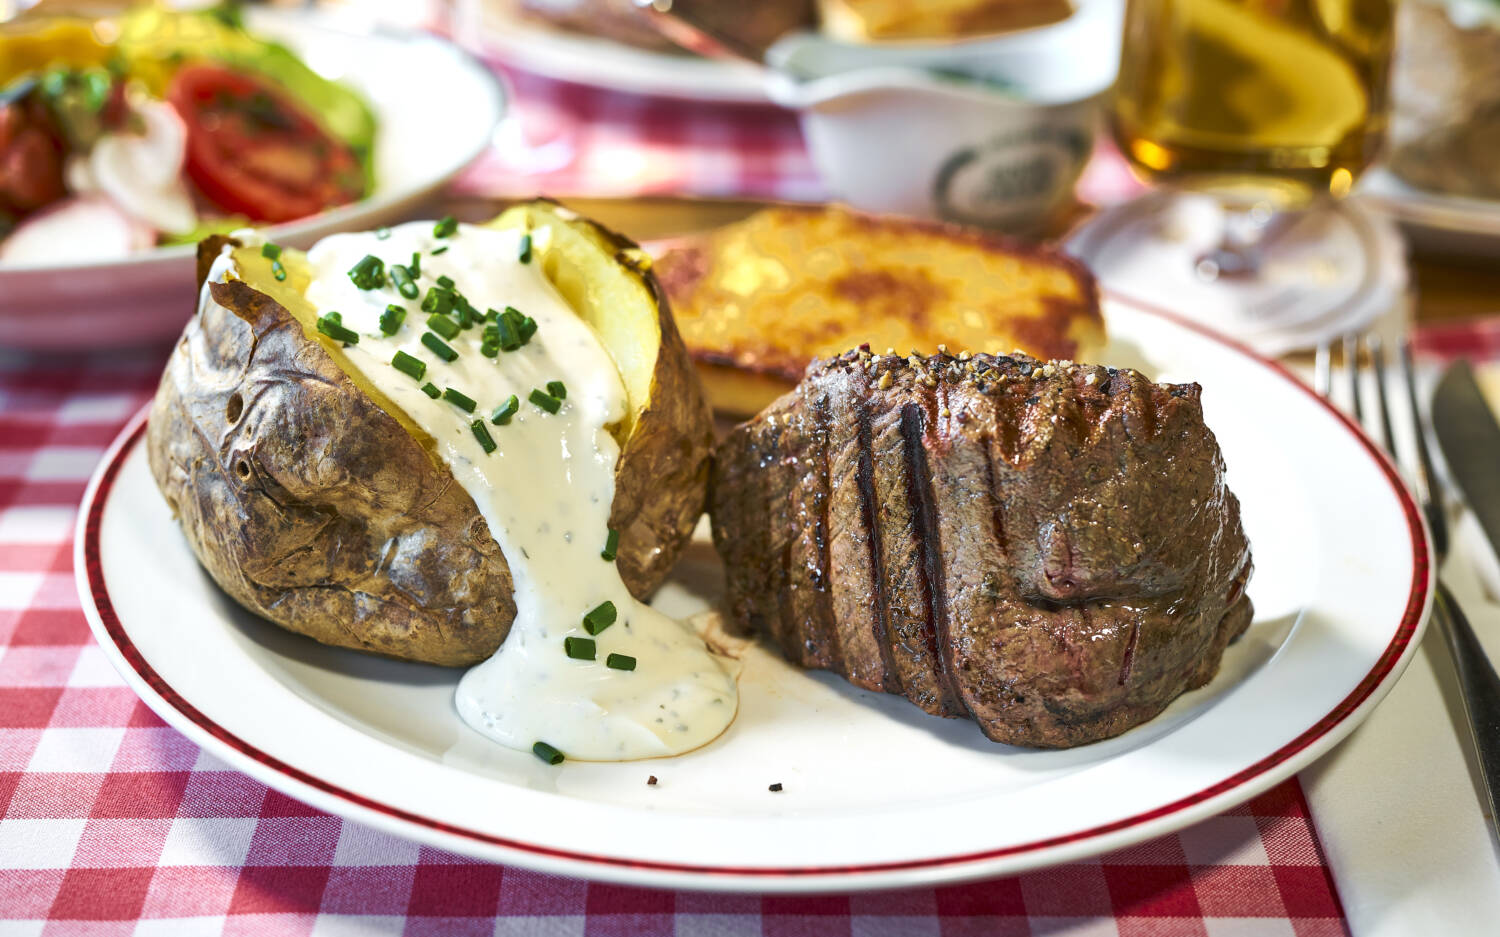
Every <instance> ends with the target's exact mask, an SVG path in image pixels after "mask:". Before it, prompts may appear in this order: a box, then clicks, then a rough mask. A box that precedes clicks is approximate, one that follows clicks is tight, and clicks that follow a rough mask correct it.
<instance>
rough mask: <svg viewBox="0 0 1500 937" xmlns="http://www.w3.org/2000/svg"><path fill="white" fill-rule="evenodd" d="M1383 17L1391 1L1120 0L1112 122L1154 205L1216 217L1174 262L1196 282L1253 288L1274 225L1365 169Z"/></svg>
mask: <svg viewBox="0 0 1500 937" xmlns="http://www.w3.org/2000/svg"><path fill="white" fill-rule="evenodd" d="M1392 20H1393V0H1126V9H1125V20H1124V30H1123V45H1122V48H1121V61H1120V73H1119V79H1118V82H1117V84H1116V87H1115V95H1114V101H1113V107H1112V112H1111V125H1112V127H1111V129H1112V131H1113V134H1114V138H1115V141H1116V143H1117V144H1118V146H1119V148H1120V150H1121V152H1122V153H1123V154H1124V155H1125V157H1126V159H1127V160H1128V161H1129V164H1130V166H1131V168H1132V170H1133V171H1134V172H1135V174H1136V175H1137V176H1139V177H1140V178H1141V179H1143V180H1144V181H1146V182H1148V183H1150V184H1152V185H1154V186H1160V187H1163V188H1165V189H1167V190H1168V192H1166V193H1161V194H1158V195H1157V196H1156V198H1155V199H1154V201H1152V202H1151V205H1152V210H1153V211H1155V212H1158V213H1161V212H1169V211H1170V210H1171V205H1170V203H1171V202H1172V200H1173V199H1177V200H1179V201H1181V200H1182V197H1181V196H1182V194H1183V193H1195V194H1197V195H1199V196H1200V198H1199V200H1198V201H1199V202H1200V203H1201V202H1202V201H1203V198H1202V196H1207V197H1208V198H1209V199H1211V201H1212V203H1213V204H1214V206H1215V207H1216V208H1217V210H1218V211H1219V213H1220V215H1219V218H1220V227H1219V230H1218V232H1217V233H1216V236H1215V237H1213V238H1212V239H1210V241H1209V242H1208V243H1202V244H1199V245H1198V246H1197V248H1196V249H1195V250H1194V251H1193V252H1191V253H1190V254H1189V255H1188V257H1187V262H1186V263H1185V264H1184V266H1187V267H1189V268H1191V278H1192V279H1193V280H1195V281H1196V283H1197V284H1198V285H1201V284H1204V283H1218V284H1219V289H1220V291H1221V292H1223V291H1229V290H1236V289H1238V290H1241V291H1247V290H1248V291H1250V292H1254V290H1255V288H1256V286H1257V284H1256V282H1255V281H1256V280H1257V279H1258V278H1263V277H1265V276H1266V275H1267V270H1266V269H1265V268H1266V265H1265V264H1264V263H1263V259H1264V252H1265V250H1266V249H1268V247H1269V246H1270V244H1271V243H1272V242H1273V241H1276V240H1277V239H1278V238H1279V236H1280V233H1281V232H1283V231H1285V230H1286V229H1288V228H1289V227H1292V226H1295V225H1297V224H1299V223H1300V221H1301V220H1302V219H1304V218H1305V217H1306V216H1307V215H1308V214H1309V213H1313V214H1316V213H1317V212H1320V211H1327V210H1337V209H1336V207H1335V206H1334V202H1335V201H1336V200H1338V199H1342V198H1343V197H1344V196H1345V195H1347V194H1348V193H1349V191H1350V189H1351V188H1352V187H1353V186H1354V183H1355V181H1356V180H1357V179H1358V177H1359V175H1360V173H1361V172H1362V171H1363V170H1364V169H1365V168H1366V167H1367V166H1369V165H1370V163H1371V161H1372V160H1373V159H1374V158H1375V156H1376V155H1377V153H1378V151H1379V149H1380V146H1381V143H1382V141H1383V140H1384V137H1385V129H1386V122H1387V116H1388V112H1389V107H1388V98H1387V84H1388V81H1387V78H1388V72H1389V70H1390V61H1391V45H1392ZM1148 198H1149V197H1148ZM1161 227H1162V226H1158V228H1159V229H1158V230H1157V231H1156V234H1155V236H1156V237H1158V238H1160V239H1161V240H1163V241H1164V242H1165V241H1170V240H1172V238H1173V236H1174V235H1173V234H1172V233H1171V231H1170V230H1167V231H1166V232H1165V233H1163V230H1161ZM1171 227H1172V225H1171V224H1167V225H1165V228H1167V229H1170V228H1171ZM1311 230H1312V228H1308V229H1307V230H1305V231H1304V232H1303V240H1309V236H1308V232H1309V231H1311ZM1139 235H1140V232H1139V231H1136V232H1134V233H1133V234H1130V235H1128V236H1130V237H1135V238H1139ZM1311 240H1314V241H1315V240H1316V239H1311ZM1099 248H1100V245H1098V244H1094V245H1092V247H1091V250H1097V249H1099ZM1151 248H1152V245H1151V244H1150V243H1137V244H1136V245H1134V247H1132V248H1131V249H1133V250H1137V251H1142V250H1150V249H1151ZM1298 249H1299V250H1302V251H1316V250H1318V249H1319V248H1318V246H1317V244H1316V243H1308V244H1303V245H1300V246H1299V247H1298ZM1340 252H1341V253H1340V257H1339V258H1336V261H1337V262H1340V263H1343V262H1345V261H1346V260H1347V258H1346V257H1344V256H1343V255H1345V254H1347V253H1348V251H1347V250H1346V249H1343V248H1341V249H1340ZM1090 259H1092V258H1090ZM1302 259H1303V260H1308V258H1302ZM1294 266H1295V265H1294ZM1283 267H1285V265H1283ZM1303 267H1304V268H1305V270H1304V272H1306V271H1309V270H1315V269H1316V268H1317V267H1318V264H1317V263H1313V262H1311V261H1309V263H1307V264H1304V265H1303ZM1325 273H1326V270H1325ZM1279 275H1280V276H1281V277H1282V278H1283V279H1286V278H1287V276H1288V275H1289V274H1288V269H1282V270H1281V271H1280V274H1279ZM1171 279H1172V278H1171V277H1170V276H1169V277H1167V278H1166V279H1165V280H1163V284H1164V285H1163V288H1164V289H1165V288H1167V287H1168V285H1169V283H1168V281H1170V280H1171ZM1106 282H1108V280H1107V278H1106ZM1288 288H1289V287H1288V284H1287V283H1285V282H1283V283H1281V284H1278V285H1277V287H1276V288H1275V289H1274V290H1273V289H1270V288H1267V289H1263V290H1261V296H1260V299H1264V298H1265V296H1267V295H1271V294H1272V293H1274V294H1276V295H1281V296H1283V297H1284V296H1286V295H1287V289H1288ZM1154 298H1158V299H1160V298H1161V297H1154ZM1251 305H1252V306H1253V305H1254V304H1253V303H1252V304H1251ZM1309 314H1311V313H1310V312H1309Z"/></svg>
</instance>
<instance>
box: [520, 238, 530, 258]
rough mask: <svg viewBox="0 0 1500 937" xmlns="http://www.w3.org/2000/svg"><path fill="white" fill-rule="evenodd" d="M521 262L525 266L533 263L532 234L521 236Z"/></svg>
mask: <svg viewBox="0 0 1500 937" xmlns="http://www.w3.org/2000/svg"><path fill="white" fill-rule="evenodd" d="M519 259H520V261H521V263H523V264H529V263H531V232H530V231H528V232H526V233H525V234H523V235H521V253H520V258H519Z"/></svg>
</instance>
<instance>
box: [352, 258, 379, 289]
mask: <svg viewBox="0 0 1500 937" xmlns="http://www.w3.org/2000/svg"><path fill="white" fill-rule="evenodd" d="M349 279H351V280H353V281H354V285H355V286H357V287H359V288H360V289H362V290H378V289H380V287H381V286H383V285H385V261H383V260H381V259H380V258H379V257H376V256H375V255H374V254H366V255H365V256H364V258H363V259H361V260H360V262H359V263H357V264H355V265H354V266H353V267H350V268H349Z"/></svg>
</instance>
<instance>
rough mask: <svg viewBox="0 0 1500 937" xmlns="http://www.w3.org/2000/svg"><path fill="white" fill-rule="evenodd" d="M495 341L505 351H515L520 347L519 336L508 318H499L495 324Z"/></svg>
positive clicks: (514, 325)
mask: <svg viewBox="0 0 1500 937" xmlns="http://www.w3.org/2000/svg"><path fill="white" fill-rule="evenodd" d="M495 341H496V342H498V343H499V345H500V347H501V348H504V349H505V350H506V351H515V350H516V349H517V348H520V347H521V335H520V333H519V332H517V331H516V324H515V322H514V321H513V320H512V319H511V318H510V317H509V316H501V317H500V318H499V319H498V320H497V321H496V322H495Z"/></svg>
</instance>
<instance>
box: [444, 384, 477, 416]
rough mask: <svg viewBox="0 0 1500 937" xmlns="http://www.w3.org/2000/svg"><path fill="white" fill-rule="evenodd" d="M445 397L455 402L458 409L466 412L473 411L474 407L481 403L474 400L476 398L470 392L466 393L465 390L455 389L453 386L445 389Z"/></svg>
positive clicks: (450, 401)
mask: <svg viewBox="0 0 1500 937" xmlns="http://www.w3.org/2000/svg"><path fill="white" fill-rule="evenodd" d="M443 399H444V400H446V401H448V402H449V403H451V404H453V405H454V406H455V407H457V408H458V409H460V410H463V411H464V412H465V413H473V412H474V408H475V407H477V406H479V404H477V403H475V402H474V398H472V397H470V396H469V395H468V394H465V393H464V392H463V391H458V390H454V389H453V388H451V387H450V388H448V389H447V390H445V391H443Z"/></svg>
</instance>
